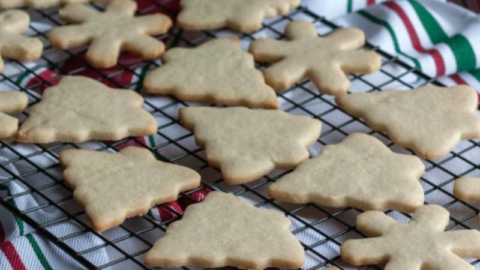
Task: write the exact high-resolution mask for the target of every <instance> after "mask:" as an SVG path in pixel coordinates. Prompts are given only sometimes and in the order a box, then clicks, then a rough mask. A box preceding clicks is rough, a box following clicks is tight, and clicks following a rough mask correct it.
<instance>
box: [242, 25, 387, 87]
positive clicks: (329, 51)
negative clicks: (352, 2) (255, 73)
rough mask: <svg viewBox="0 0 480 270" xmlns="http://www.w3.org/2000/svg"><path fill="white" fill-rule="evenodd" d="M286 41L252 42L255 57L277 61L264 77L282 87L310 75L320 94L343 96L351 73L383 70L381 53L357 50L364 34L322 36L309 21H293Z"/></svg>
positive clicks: (351, 30) (339, 32)
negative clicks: (348, 74) (381, 68)
mask: <svg viewBox="0 0 480 270" xmlns="http://www.w3.org/2000/svg"><path fill="white" fill-rule="evenodd" d="M285 36H286V38H287V39H288V40H287V41H282V40H274V39H258V40H255V41H253V42H252V43H251V45H250V52H251V53H252V54H253V57H254V58H255V60H257V61H260V62H266V63H274V64H273V65H272V66H271V67H269V68H267V69H266V70H265V71H264V75H265V80H266V81H267V83H268V84H269V85H271V86H272V87H273V88H275V89H278V90H282V89H286V88H289V87H291V86H292V85H293V84H294V83H296V82H298V81H300V80H302V79H303V78H304V77H307V78H309V79H310V80H311V81H312V82H313V84H315V86H316V87H317V88H318V90H319V91H320V93H323V94H328V95H342V94H345V93H347V91H348V89H349V88H350V80H349V79H348V78H347V76H346V75H345V72H348V73H361V74H365V73H373V72H375V71H378V70H380V66H381V59H380V56H379V55H378V54H377V53H375V52H373V51H356V50H355V49H357V48H359V47H361V46H363V45H364V44H365V35H364V33H363V32H362V31H361V30H359V29H356V28H342V29H339V30H336V31H335V32H333V33H332V34H330V35H328V36H327V37H319V36H318V33H317V30H316V29H315V26H314V25H313V24H311V23H309V22H304V21H294V22H291V23H289V24H288V25H287V27H286V29H285Z"/></svg>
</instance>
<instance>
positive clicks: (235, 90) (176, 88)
mask: <svg viewBox="0 0 480 270" xmlns="http://www.w3.org/2000/svg"><path fill="white" fill-rule="evenodd" d="M162 58H163V61H164V62H165V63H166V64H165V65H164V66H161V67H160V68H158V69H156V70H154V71H152V72H151V73H149V74H148V76H147V77H146V78H145V81H144V86H145V92H146V93H149V94H163V95H174V96H175V97H177V98H179V99H181V100H186V101H208V102H215V103H217V104H221V105H245V106H248V107H263V108H267V109H276V108H278V100H277V95H276V94H275V91H274V90H273V89H272V88H270V86H268V85H266V84H265V81H264V79H263V76H262V73H261V72H260V71H258V70H256V69H255V63H254V61H253V58H252V56H251V55H250V54H249V53H246V52H244V51H243V50H242V47H241V46H240V41H239V40H238V39H237V38H221V39H215V40H212V41H209V42H207V43H205V44H203V45H201V46H200V47H198V48H195V49H184V48H175V49H172V50H169V51H168V52H167V53H165V54H164V55H163V57H162Z"/></svg>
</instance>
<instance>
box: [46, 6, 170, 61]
mask: <svg viewBox="0 0 480 270" xmlns="http://www.w3.org/2000/svg"><path fill="white" fill-rule="evenodd" d="M136 9H137V4H136V2H132V1H130V0H112V1H110V2H109V3H108V5H107V9H106V10H105V12H99V11H97V10H94V9H92V8H88V7H86V6H84V5H82V4H70V5H67V6H66V7H64V8H63V9H62V10H60V17H61V18H62V19H64V20H66V21H67V22H71V23H75V24H78V25H68V26H61V27H55V28H54V29H53V30H52V31H51V32H50V33H49V35H48V38H49V40H50V43H52V45H53V46H55V47H57V48H60V49H70V48H73V47H78V46H81V45H86V44H90V48H89V49H88V51H87V55H86V59H87V61H88V62H89V63H90V64H91V65H92V66H94V67H97V68H109V67H112V66H115V65H116V64H117V61H118V56H119V54H120V51H121V50H127V51H130V52H132V53H135V54H138V55H140V56H141V57H142V58H143V59H155V58H157V57H159V56H160V55H162V54H163V52H164V51H165V45H164V44H163V43H162V42H161V41H159V40H157V39H155V38H154V37H151V35H159V34H164V33H166V32H167V31H168V29H169V28H170V27H171V25H172V21H171V20H170V18H169V17H167V16H165V15H162V14H153V15H145V16H138V17H134V14H135V11H136Z"/></svg>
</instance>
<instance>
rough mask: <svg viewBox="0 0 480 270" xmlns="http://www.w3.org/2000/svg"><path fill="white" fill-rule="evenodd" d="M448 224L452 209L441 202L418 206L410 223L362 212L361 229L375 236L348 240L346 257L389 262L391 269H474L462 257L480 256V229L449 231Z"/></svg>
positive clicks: (357, 262)
mask: <svg viewBox="0 0 480 270" xmlns="http://www.w3.org/2000/svg"><path fill="white" fill-rule="evenodd" d="M448 223H449V213H448V211H447V210H446V209H444V208H442V207H440V206H437V205H425V206H422V207H420V208H418V209H417V210H416V211H415V214H414V215H413V218H412V220H411V221H410V223H408V224H404V223H398V222H396V221H395V220H394V219H392V218H391V217H389V216H387V215H385V214H384V213H383V212H378V211H370V212H365V213H362V214H360V215H359V216H358V218H357V229H358V230H360V231H361V232H363V233H365V234H367V235H369V236H370V237H372V238H368V239H356V240H348V241H346V242H345V243H344V244H343V245H342V246H341V255H342V259H343V260H344V261H346V262H348V263H350V264H353V265H356V266H360V265H367V264H380V263H386V266H385V269H389V270H397V269H398V270H400V269H402V270H403V269H405V270H406V269H408V270H423V269H435V270H451V269H455V270H474V269H475V267H474V266H472V265H470V264H469V263H468V262H466V261H464V260H462V259H461V258H477V259H478V258H480V232H479V231H477V230H454V231H448V232H445V231H444V230H445V228H446V227H447V225H448Z"/></svg>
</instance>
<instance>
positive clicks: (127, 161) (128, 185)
mask: <svg viewBox="0 0 480 270" xmlns="http://www.w3.org/2000/svg"><path fill="white" fill-rule="evenodd" d="M60 162H61V163H62V165H63V166H64V167H66V170H65V171H64V173H63V176H64V179H65V182H66V183H67V184H68V185H70V186H71V187H72V188H73V189H74V193H73V196H74V198H75V200H76V201H78V202H79V203H80V204H81V205H82V206H84V207H85V212H86V214H87V216H88V218H89V220H90V221H91V223H92V227H93V228H94V229H95V230H96V231H99V232H102V231H105V230H108V229H110V228H113V227H115V226H118V225H120V224H122V223H123V222H124V221H125V219H126V218H129V217H133V216H142V215H144V214H145V213H146V212H147V211H148V209H150V208H151V207H152V206H153V205H156V204H161V203H165V202H171V201H175V200H176V199H177V196H178V193H180V192H182V191H186V190H190V189H194V188H196V187H198V186H199V185H200V175H199V174H198V173H196V172H195V171H193V170H191V169H189V168H186V167H182V166H178V165H173V164H168V163H165V162H160V161H158V160H156V159H155V157H154V156H153V155H152V154H151V153H150V151H148V150H146V149H142V148H137V147H128V148H125V149H123V150H122V151H120V153H118V154H112V153H101V152H95V151H90V150H66V151H63V152H60Z"/></svg>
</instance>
